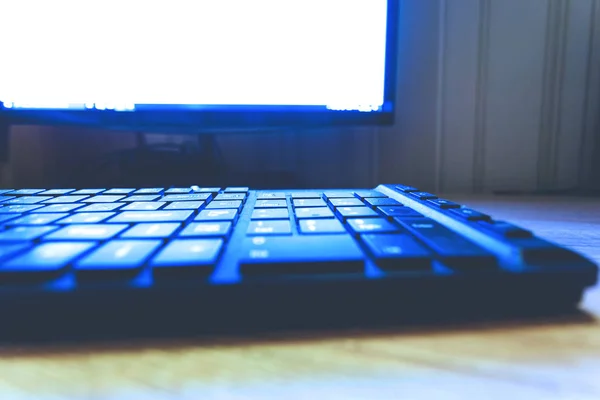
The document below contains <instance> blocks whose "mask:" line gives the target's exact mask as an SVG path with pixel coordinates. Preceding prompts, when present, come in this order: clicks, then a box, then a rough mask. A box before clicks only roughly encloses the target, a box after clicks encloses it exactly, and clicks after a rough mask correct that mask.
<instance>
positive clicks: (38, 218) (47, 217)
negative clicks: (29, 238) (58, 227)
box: [10, 213, 69, 225]
mask: <svg viewBox="0 0 600 400" xmlns="http://www.w3.org/2000/svg"><path fill="white" fill-rule="evenodd" d="M68 215H69V214H67V213H57V214H50V213H48V214H37V213H36V214H27V215H24V216H22V217H21V218H18V219H14V220H12V221H10V224H11V225H48V224H51V223H53V222H54V221H58V220H59V219H61V218H64V217H66V216H68Z"/></svg>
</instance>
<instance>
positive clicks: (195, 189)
mask: <svg viewBox="0 0 600 400" xmlns="http://www.w3.org/2000/svg"><path fill="white" fill-rule="evenodd" d="M191 189H192V192H194V193H208V194H217V193H219V192H220V191H221V188H218V187H212V188H207V187H204V188H201V187H199V186H192V187H191ZM210 197H212V196H210Z"/></svg>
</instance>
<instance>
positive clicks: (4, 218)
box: [0, 214, 21, 224]
mask: <svg viewBox="0 0 600 400" xmlns="http://www.w3.org/2000/svg"><path fill="white" fill-rule="evenodd" d="M20 216H21V214H0V224H5V223H7V222H8V221H10V220H14V219H16V218H19V217H20Z"/></svg>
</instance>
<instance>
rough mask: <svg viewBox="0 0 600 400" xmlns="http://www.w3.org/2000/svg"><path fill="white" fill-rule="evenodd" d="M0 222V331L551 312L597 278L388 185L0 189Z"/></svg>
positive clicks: (569, 259)
mask: <svg viewBox="0 0 600 400" xmlns="http://www.w3.org/2000/svg"><path fill="white" fill-rule="evenodd" d="M0 223H1V227H0V301H1V303H0V304H2V307H0V316H2V318H3V319H2V321H4V322H5V323H4V324H3V326H2V327H0V334H2V333H6V332H8V331H10V332H12V333H13V334H16V335H25V334H33V333H37V334H40V332H41V335H42V336H45V335H50V332H51V331H52V332H55V334H56V335H59V336H60V335H64V334H65V333H69V332H75V331H78V332H80V333H81V334H87V333H92V332H97V331H98V330H100V329H101V328H110V329H109V330H112V331H116V332H119V331H125V329H131V328H135V327H138V328H140V329H143V330H145V331H146V332H148V331H157V330H160V329H161V328H165V327H169V328H172V329H173V330H174V331H175V333H182V332H197V331H204V330H214V329H216V330H218V329H226V328H230V329H234V330H240V329H242V330H243V329H247V328H254V327H257V328H258V327H259V326H262V327H263V328H264V327H267V328H268V329H271V328H276V327H278V326H285V327H304V326H321V325H323V326H333V324H335V323H341V324H344V323H348V322H350V321H352V323H354V324H355V325H358V326H368V325H370V324H374V323H375V321H376V320H378V321H386V322H390V323H391V322H395V321H405V320H406V321H409V320H411V319H413V320H414V319H415V318H416V319H419V318H423V317H427V316H431V317H433V316H437V317H439V316H440V315H443V316H452V315H455V314H457V313H460V312H464V311H467V310H470V312H481V313H484V314H490V313H491V312H492V310H495V311H497V312H498V313H506V312H517V311H523V310H547V309H548V310H550V309H551V310H558V309H564V308H572V307H575V306H576V305H577V304H578V303H579V301H580V299H581V296H582V294H583V292H584V290H585V289H586V288H587V287H590V286H593V285H594V284H595V283H596V280H597V266H596V265H594V263H592V262H591V261H589V260H588V259H586V258H584V257H582V256H581V255H579V254H577V253H575V252H573V251H571V250H568V249H566V248H563V247H561V246H558V245H556V244H553V243H550V242H548V241H546V240H544V239H541V238H539V237H537V236H536V235H535V234H534V233H533V232H531V231H530V230H528V229H526V228H523V227H519V226H516V225H514V224H512V223H509V222H505V221H498V220H495V219H494V218H493V217H492V216H490V215H486V214H485V213H483V212H480V211H477V210H474V209H472V208H469V207H466V206H463V205H460V204H457V203H454V202H452V201H449V200H446V199H442V198H438V197H437V196H436V195H434V194H431V193H427V192H424V191H420V190H418V189H417V188H414V187H409V186H403V185H379V186H378V187H376V188H374V189H349V190H338V189H335V190H281V191H266V190H250V189H249V188H246V187H228V188H217V187H214V188H208V187H199V186H191V187H174V188H141V189H139V188H138V189H136V188H102V189H100V188H98V189H48V190H46V189H19V190H9V189H4V190H1V191H0ZM450 318H454V317H450ZM126 327H127V328H126ZM60 337H63V336H60Z"/></svg>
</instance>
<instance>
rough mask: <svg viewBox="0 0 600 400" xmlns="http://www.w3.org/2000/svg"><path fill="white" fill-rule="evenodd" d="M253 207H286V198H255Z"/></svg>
mask: <svg viewBox="0 0 600 400" xmlns="http://www.w3.org/2000/svg"><path fill="white" fill-rule="evenodd" d="M254 208H287V201H286V200H256V204H255V205H254Z"/></svg>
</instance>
